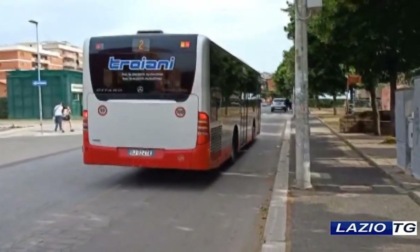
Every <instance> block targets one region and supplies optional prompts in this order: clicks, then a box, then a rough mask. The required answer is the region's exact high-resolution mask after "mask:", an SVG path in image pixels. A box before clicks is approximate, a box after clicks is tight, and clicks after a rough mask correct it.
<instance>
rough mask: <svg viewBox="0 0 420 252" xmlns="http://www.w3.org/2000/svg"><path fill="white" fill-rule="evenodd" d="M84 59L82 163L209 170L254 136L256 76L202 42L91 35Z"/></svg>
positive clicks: (257, 104)
mask: <svg viewBox="0 0 420 252" xmlns="http://www.w3.org/2000/svg"><path fill="white" fill-rule="evenodd" d="M84 55H85V59H84V69H83V84H84V85H83V88H84V91H83V93H84V94H83V109H84V110H83V120H84V121H83V127H84V130H83V160H84V163H85V164H87V165H115V166H130V167H144V168H165V169H183V170H209V169H214V168H217V167H219V166H220V165H221V164H222V163H224V162H225V161H228V160H229V159H230V160H232V161H235V160H236V158H237V156H238V152H239V151H240V149H241V148H242V147H244V146H245V145H247V144H249V143H251V142H253V141H254V140H255V138H256V136H257V135H258V134H259V132H260V120H261V106H260V103H261V99H260V88H261V84H262V79H261V77H260V74H259V73H258V72H257V71H255V70H254V69H252V68H251V67H250V66H248V65H247V64H245V63H243V62H242V61H240V60H239V59H237V58H236V57H234V56H233V55H231V54H230V53H228V52H227V51H225V50H224V49H222V48H221V47H219V46H218V45H216V44H215V43H213V42H212V41H211V40H209V39H208V38H207V37H205V36H202V35H180V34H165V33H163V32H138V33H137V34H135V35H124V36H106V37H92V38H89V39H87V40H86V41H85V44H84Z"/></svg>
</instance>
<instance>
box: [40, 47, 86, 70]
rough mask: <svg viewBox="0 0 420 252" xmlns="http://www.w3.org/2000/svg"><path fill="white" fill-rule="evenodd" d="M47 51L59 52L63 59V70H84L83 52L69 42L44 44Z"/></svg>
mask: <svg viewBox="0 0 420 252" xmlns="http://www.w3.org/2000/svg"><path fill="white" fill-rule="evenodd" d="M42 47H43V48H44V49H45V50H49V51H54V52H58V53H59V54H60V55H61V57H62V58H63V68H64V69H68V70H79V71H82V70H83V50H82V49H81V48H80V47H77V46H74V45H72V44H70V43H69V42H43V43H42Z"/></svg>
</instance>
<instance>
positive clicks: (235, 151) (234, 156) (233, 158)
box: [230, 129, 239, 163]
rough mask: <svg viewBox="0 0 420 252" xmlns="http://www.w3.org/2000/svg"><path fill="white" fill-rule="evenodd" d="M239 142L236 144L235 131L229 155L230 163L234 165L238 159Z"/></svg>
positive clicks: (236, 132)
mask: <svg viewBox="0 0 420 252" xmlns="http://www.w3.org/2000/svg"><path fill="white" fill-rule="evenodd" d="M238 146H239V142H238V131H237V130H236V129H235V131H234V132H233V137H232V152H231V154H230V162H231V163H235V161H236V159H238V153H239V148H238Z"/></svg>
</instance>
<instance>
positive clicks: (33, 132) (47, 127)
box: [0, 120, 82, 138]
mask: <svg viewBox="0 0 420 252" xmlns="http://www.w3.org/2000/svg"><path fill="white" fill-rule="evenodd" d="M13 125H14V127H13ZM42 125H43V132H41V127H40V124H39V121H36V120H0V129H2V130H0V138H9V137H23V136H26V137H28V136H37V137H43V136H68V135H81V134H82V121H81V120H74V121H73V120H72V126H73V129H74V132H70V131H69V125H68V124H67V122H63V129H64V130H65V131H66V132H65V133H61V132H54V123H53V121H52V120H44V121H43V124H42Z"/></svg>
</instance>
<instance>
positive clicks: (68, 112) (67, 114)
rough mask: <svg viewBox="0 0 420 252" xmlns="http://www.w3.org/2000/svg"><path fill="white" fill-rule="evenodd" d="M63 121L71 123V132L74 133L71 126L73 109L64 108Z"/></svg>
mask: <svg viewBox="0 0 420 252" xmlns="http://www.w3.org/2000/svg"><path fill="white" fill-rule="evenodd" d="M63 121H66V122H68V123H69V128H70V132H73V131H74V129H73V127H72V126H71V109H70V106H64V109H63Z"/></svg>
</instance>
